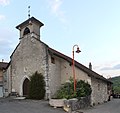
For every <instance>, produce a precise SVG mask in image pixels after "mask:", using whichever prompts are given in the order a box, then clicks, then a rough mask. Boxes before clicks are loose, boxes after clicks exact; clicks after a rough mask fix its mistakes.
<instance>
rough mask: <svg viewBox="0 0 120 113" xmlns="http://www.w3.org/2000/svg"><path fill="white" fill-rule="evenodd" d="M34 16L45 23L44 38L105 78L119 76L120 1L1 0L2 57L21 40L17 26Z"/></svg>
mask: <svg viewBox="0 0 120 113" xmlns="http://www.w3.org/2000/svg"><path fill="white" fill-rule="evenodd" d="M29 5H30V6H31V8H30V9H31V12H30V14H31V16H34V17H35V18H37V19H38V20H40V21H41V22H43V23H44V27H42V28H41V40H42V41H43V42H45V43H46V44H48V45H49V46H50V47H52V48H54V49H56V50H58V51H60V52H62V53H64V54H65V55H68V56H70V57H72V47H73V45H75V44H78V45H79V47H80V49H81V51H82V52H81V53H80V54H75V59H76V60H77V61H78V62H80V63H82V64H84V65H85V66H87V67H88V64H89V62H91V63H92V65H93V70H94V71H96V72H98V73H99V74H102V75H103V76H104V77H112V76H118V75H120V53H119V49H120V0H0V59H4V61H9V57H10V55H11V53H12V52H13V50H14V49H15V47H16V45H17V44H18V43H19V31H18V30H17V29H16V28H15V27H16V26H17V25H19V24H20V23H22V22H23V21H25V20H26V19H28V6H29Z"/></svg>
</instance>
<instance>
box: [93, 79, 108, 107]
mask: <svg viewBox="0 0 120 113" xmlns="http://www.w3.org/2000/svg"><path fill="white" fill-rule="evenodd" d="M91 88H92V94H91V105H96V104H100V103H104V102H106V101H107V100H108V94H107V82H104V81H102V80H100V79H96V78H93V77H92V84H91Z"/></svg>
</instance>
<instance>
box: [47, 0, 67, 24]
mask: <svg viewBox="0 0 120 113" xmlns="http://www.w3.org/2000/svg"><path fill="white" fill-rule="evenodd" d="M48 3H49V6H50V9H51V12H52V13H53V14H55V16H56V17H58V18H59V20H60V21H62V22H63V23H64V22H66V19H65V12H64V11H63V10H62V9H61V6H62V3H63V1H62V0H49V1H48Z"/></svg>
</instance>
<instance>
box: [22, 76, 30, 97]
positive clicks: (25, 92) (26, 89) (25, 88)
mask: <svg viewBox="0 0 120 113" xmlns="http://www.w3.org/2000/svg"><path fill="white" fill-rule="evenodd" d="M29 84H30V81H29V79H28V78H26V79H25V80H24V82H23V96H28V95H29Z"/></svg>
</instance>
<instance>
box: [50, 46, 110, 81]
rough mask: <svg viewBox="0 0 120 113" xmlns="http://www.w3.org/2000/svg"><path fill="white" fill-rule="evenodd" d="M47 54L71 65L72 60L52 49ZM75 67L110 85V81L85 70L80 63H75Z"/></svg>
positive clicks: (87, 69)
mask: <svg viewBox="0 0 120 113" xmlns="http://www.w3.org/2000/svg"><path fill="white" fill-rule="evenodd" d="M48 50H49V52H50V53H51V54H53V55H56V56H58V57H61V58H63V59H64V60H67V61H68V62H69V63H70V64H71V65H72V58H70V57H68V56H66V55H64V54H62V53H60V52H58V51H56V50H54V49H52V48H48ZM75 66H76V67H78V68H79V69H81V70H82V71H84V72H86V73H87V74H88V75H89V76H91V77H94V78H96V79H100V80H103V81H106V82H108V83H112V82H111V81H109V80H108V79H106V78H104V77H103V76H102V75H99V74H98V73H96V72H94V71H93V70H91V69H89V68H87V67H86V66H84V65H82V64H81V63H79V62H77V61H75Z"/></svg>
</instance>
